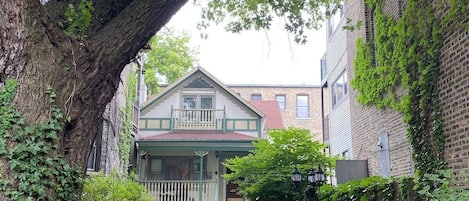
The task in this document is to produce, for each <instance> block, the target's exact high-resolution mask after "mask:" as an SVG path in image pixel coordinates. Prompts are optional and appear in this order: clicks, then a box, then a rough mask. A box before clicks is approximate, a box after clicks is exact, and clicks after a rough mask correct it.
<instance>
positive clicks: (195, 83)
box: [184, 77, 213, 88]
mask: <svg viewBox="0 0 469 201" xmlns="http://www.w3.org/2000/svg"><path fill="white" fill-rule="evenodd" d="M184 88H213V87H212V86H210V84H208V83H207V81H205V80H203V79H202V78H200V77H199V78H197V79H195V80H192V82H190V83H189V84H187V85H186V86H185V87H184Z"/></svg>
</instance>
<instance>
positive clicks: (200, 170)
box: [195, 151, 208, 201]
mask: <svg viewBox="0 0 469 201" xmlns="http://www.w3.org/2000/svg"><path fill="white" fill-rule="evenodd" d="M195 154H196V155H197V156H199V157H200V167H199V201H202V194H203V190H204V186H203V181H202V179H203V177H204V175H203V171H204V156H206V155H207V154H208V151H195Z"/></svg>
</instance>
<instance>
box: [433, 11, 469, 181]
mask: <svg viewBox="0 0 469 201" xmlns="http://www.w3.org/2000/svg"><path fill="white" fill-rule="evenodd" d="M454 22H463V23H469V18H468V17H467V16H465V17H462V18H459V19H455V20H454ZM443 30H444V33H443V37H444V43H443V48H442V55H441V66H440V77H439V82H438V88H439V100H440V104H441V109H442V115H443V121H444V123H443V129H444V132H445V136H446V144H445V160H446V161H447V162H448V164H449V166H450V167H451V168H453V169H454V170H455V171H459V170H465V171H469V167H468V166H469V31H468V30H465V29H464V27H462V26H459V27H458V26H455V25H454V24H453V23H450V24H448V25H447V26H446V27H445V28H443ZM466 185H467V184H466Z"/></svg>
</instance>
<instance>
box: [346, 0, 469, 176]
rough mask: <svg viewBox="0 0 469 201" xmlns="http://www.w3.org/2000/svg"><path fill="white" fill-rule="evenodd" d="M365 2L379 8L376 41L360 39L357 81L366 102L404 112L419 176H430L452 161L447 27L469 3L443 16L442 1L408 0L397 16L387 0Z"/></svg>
mask: <svg viewBox="0 0 469 201" xmlns="http://www.w3.org/2000/svg"><path fill="white" fill-rule="evenodd" d="M457 1H458V0H453V1H452V8H454V7H455V6H456V7H458V6H457V4H454V2H457ZM365 2H366V3H367V4H368V6H369V7H371V8H374V9H375V22H374V23H375V24H374V26H375V27H374V28H375V33H372V34H374V37H375V40H374V41H367V42H365V41H363V40H362V39H358V40H357V55H356V58H355V61H354V66H355V77H354V79H353V80H352V86H353V87H354V88H355V89H357V91H358V92H359V95H358V97H357V98H358V101H359V102H360V103H361V104H364V105H374V106H376V107H377V108H383V107H389V108H393V109H395V110H397V111H399V112H402V113H403V115H404V122H405V123H406V125H407V137H408V140H409V142H410V144H411V145H412V148H413V159H414V161H415V169H416V176H417V178H419V181H424V180H425V177H423V176H422V175H423V174H425V173H430V174H431V173H435V172H436V171H438V170H441V169H444V168H445V167H446V166H447V164H446V162H445V160H444V157H443V151H444V142H445V136H444V133H443V129H442V124H443V121H442V119H441V112H440V104H439V101H438V90H437V81H438V74H439V66H440V49H441V47H442V29H443V28H444V27H445V26H444V24H445V23H447V22H449V21H450V20H451V18H454V17H457V16H458V15H460V14H464V13H465V11H467V10H468V7H467V5H464V4H463V6H459V7H458V8H456V9H450V11H449V12H448V14H447V15H446V16H445V18H440V17H438V16H437V15H436V13H438V12H437V11H438V9H441V7H440V6H441V4H431V3H429V2H428V1H425V0H408V1H407V4H406V6H405V10H404V13H403V15H402V16H401V18H399V19H398V20H395V19H393V18H392V17H391V16H389V15H386V14H384V13H383V12H382V11H381V2H382V1H378V0H367V1H365ZM372 50H374V56H375V57H373V56H372V54H371V51H372ZM373 59H375V60H374V61H373ZM374 63H375V64H376V65H373V64H374ZM419 183H420V182H419Z"/></svg>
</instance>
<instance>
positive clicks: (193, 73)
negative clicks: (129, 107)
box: [140, 66, 264, 117]
mask: <svg viewBox="0 0 469 201" xmlns="http://www.w3.org/2000/svg"><path fill="white" fill-rule="evenodd" d="M197 73H201V74H203V75H205V76H206V77H207V78H208V79H210V80H211V81H212V82H213V83H215V84H216V85H217V86H218V87H220V88H221V89H223V90H224V91H226V92H227V94H229V95H230V96H231V97H233V98H234V99H236V100H238V101H239V102H240V103H241V104H242V105H244V106H245V107H246V108H248V109H249V110H251V111H253V112H254V113H255V114H256V115H258V116H259V117H264V114H263V113H262V112H261V111H259V110H258V109H257V108H256V107H254V106H253V105H252V104H251V103H249V102H248V101H246V100H245V99H244V98H242V97H241V96H239V95H238V94H237V93H236V92H235V91H234V90H232V89H231V88H229V87H227V86H226V85H225V84H223V83H222V82H221V81H219V80H218V79H217V78H215V77H214V76H213V75H212V74H210V73H209V72H207V71H206V70H205V69H203V68H202V67H200V66H199V67H196V68H195V69H194V70H192V71H191V72H189V73H187V74H186V75H185V76H183V77H181V78H179V79H178V80H177V81H175V82H174V83H173V84H171V85H169V86H168V87H166V89H165V90H164V91H162V92H161V93H158V94H156V95H154V96H152V97H150V98H148V100H147V101H146V102H145V103H143V104H142V106H141V107H140V108H141V109H140V111H141V112H142V113H144V112H145V111H146V110H148V109H149V108H151V106H152V105H154V104H156V103H157V102H158V101H159V100H161V99H163V98H164V97H166V96H168V95H169V94H172V93H174V92H175V91H176V90H177V89H179V88H180V87H182V84H183V83H184V82H185V81H187V80H188V79H191V78H192V77H193V76H196V75H197Z"/></svg>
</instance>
